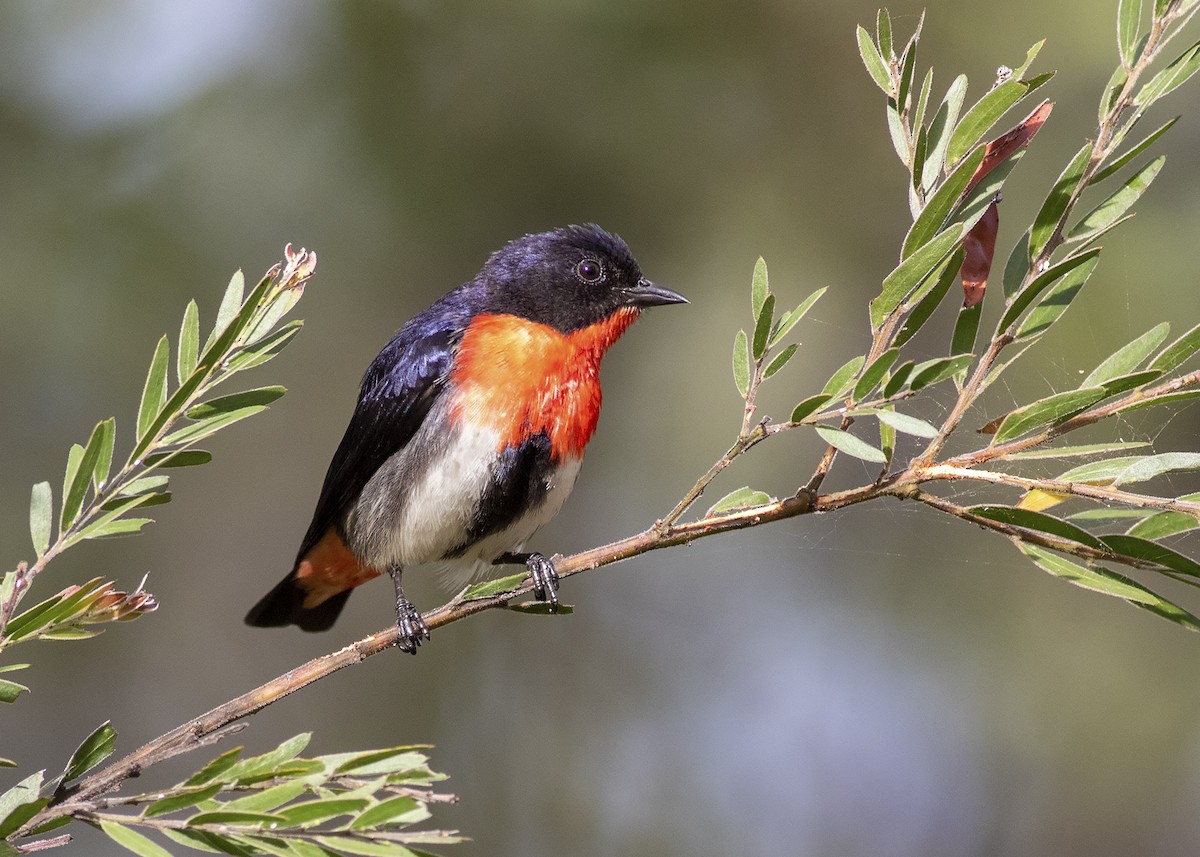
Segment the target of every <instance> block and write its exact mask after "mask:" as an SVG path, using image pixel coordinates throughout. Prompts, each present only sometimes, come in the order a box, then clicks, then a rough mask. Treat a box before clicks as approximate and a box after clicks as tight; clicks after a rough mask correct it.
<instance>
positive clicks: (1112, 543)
mask: <svg viewBox="0 0 1200 857" xmlns="http://www.w3.org/2000/svg"><path fill="white" fill-rule="evenodd" d="M1100 540H1101V541H1102V542H1104V544H1105V545H1107V546H1108V548H1109V549H1110V550H1112V551H1113V552H1114V553H1119V554H1122V555H1124V556H1128V557H1133V558H1134V559H1139V560H1142V561H1144V562H1150V563H1153V564H1155V565H1158V566H1161V567H1162V568H1166V569H1169V570H1171V571H1175V572H1178V573H1180V574H1186V575H1189V576H1190V577H1200V563H1198V562H1196V561H1195V560H1193V559H1191V558H1189V557H1186V556H1184V555H1183V554H1181V553H1179V552H1177V551H1173V550H1171V549H1170V548H1168V547H1165V546H1164V545H1160V544H1159V543H1158V542H1152V541H1150V540H1149V539H1143V538H1138V537H1137V536H1129V535H1111V536H1101V537H1100Z"/></svg>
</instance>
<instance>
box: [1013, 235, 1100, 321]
mask: <svg viewBox="0 0 1200 857" xmlns="http://www.w3.org/2000/svg"><path fill="white" fill-rule="evenodd" d="M1099 255H1100V248H1098V247H1094V248H1092V249H1090V250H1086V251H1084V252H1083V253H1080V254H1079V255H1077V256H1071V257H1070V258H1067V259H1064V260H1063V261H1061V262H1059V263H1058V264H1057V265H1054V266H1052V267H1050V268H1048V269H1046V270H1045V271H1043V272H1042V273H1041V274H1038V276H1037V277H1035V278H1034V280H1033V281H1032V282H1031V283H1030V284H1029V285H1027V286H1026V287H1025V288H1023V289H1021V290H1020V291H1019V292H1017V294H1016V295H1014V296H1013V297H1012V298H1010V299H1009V304H1008V307H1007V309H1005V310H1004V316H1003V317H1002V318H1001V319H1000V324H999V326H998V327H997V329H998V330H1007V329H1008V328H1009V327H1011V326H1012V325H1013V324H1014V323H1015V322H1016V321H1017V319H1018V318H1020V317H1021V314H1022V313H1023V312H1025V310H1026V309H1028V308H1029V306H1030V304H1032V303H1033V302H1034V301H1035V300H1036V299H1037V298H1038V297H1039V296H1040V295H1041V294H1042V292H1044V291H1045V290H1046V289H1048V288H1049V287H1050V286H1052V285H1054V284H1055V283H1057V282H1059V281H1060V280H1066V279H1069V281H1070V282H1071V283H1072V284H1078V285H1082V284H1083V281H1086V280H1087V278H1088V276H1090V275H1091V273H1092V270H1093V269H1094V268H1095V267H1096V263H1097V261H1098V257H1099Z"/></svg>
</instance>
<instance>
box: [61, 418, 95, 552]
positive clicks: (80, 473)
mask: <svg viewBox="0 0 1200 857" xmlns="http://www.w3.org/2000/svg"><path fill="white" fill-rule="evenodd" d="M102 425H103V423H97V425H96V427H95V428H94V429H92V436H91V437H90V438H89V439H88V442H87V446H86V447H85V448H84V449H83V450H82V451H81V452H78V453H76V450H77V449H78V448H79V447H78V446H77V445H76V446H74V447H72V449H71V454H70V455H69V456H68V457H67V478H66V480H65V482H64V486H63V506H62V520H61V522H60V526H61V529H60V531H59V532H60V534H61V533H62V532H63V531H65V530H68V529H70V527H71V525H72V524H74V523H75V518H76V516H77V515H78V514H79V510H80V508H81V507H82V506H83V498H84V495H85V494H86V493H87V489H88V486H89V485H90V484H91V483H92V479H93V477H94V476H95V473H96V462H97V461H99V459H100V452H101V450H102V448H103V446H104V429H103V428H102V427H101V426H102ZM72 465H74V467H73V468H72Z"/></svg>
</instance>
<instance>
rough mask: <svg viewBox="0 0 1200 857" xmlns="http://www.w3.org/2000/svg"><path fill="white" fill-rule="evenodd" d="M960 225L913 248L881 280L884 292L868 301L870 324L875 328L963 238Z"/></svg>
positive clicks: (955, 225) (963, 231)
mask: <svg viewBox="0 0 1200 857" xmlns="http://www.w3.org/2000/svg"><path fill="white" fill-rule="evenodd" d="M963 226H964V225H963V224H954V225H951V226H949V227H947V228H946V229H945V230H944V231H943V232H942V233H941V234H940V235H938V236H937V237H936V238H934V239H932V240H931V241H929V242H928V243H927V244H926V245H925V246H924V247H922V248H921V249H919V250H916V251H914V252H913V253H912V254H911V255H909V256H908V258H906V259H905V260H904V261H903V262H901V263H900V264H899V265H898V266H897V267H896V268H895V270H893V271H892V272H891V273H890V274H888V275H887V276H886V277H885V278H884V280H883V291H882V292H880V294H879V295H878V296H877V297H876V298H875V299H874V300H872V301H871V326H872V327H873V328H875V329H878V328H879V326H880V325H881V324H883V321H884V319H886V318H887V317H888V315H890V314H891V312H892V311H893V310H894V309H896V307H898V306H899V305H900V303H901V302H902V301H904V299H905V298H907V297H908V296H909V294H911V293H912V291H913V290H914V289H915V288H916V287H917V286H918V285H919V284H920V283H921V282H922V281H923V280H924V279H925V278H926V277H928V276H929V274H930V272H932V271H933V270H934V269H935V268H937V266H938V263H940V262H941V261H942V260H943V259H944V258H946V256H948V255H950V253H951V252H952V251H953V250H954V248H955V246H957V245H958V243H959V242H960V241H961V240H962V237H963V234H964V233H965V229H964V228H963Z"/></svg>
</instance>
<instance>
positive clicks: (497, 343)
mask: <svg viewBox="0 0 1200 857" xmlns="http://www.w3.org/2000/svg"><path fill="white" fill-rule="evenodd" d="M685 303H687V299H686V298H684V297H683V296H682V295H680V294H679V293H678V292H675V291H672V290H671V289H668V288H666V287H665V286H661V285H658V284H657V283H654V282H651V281H650V280H648V279H646V278H645V277H644V276H643V275H642V271H641V268H640V267H639V266H638V263H637V261H636V260H635V259H634V257H633V254H632V252H631V251H630V249H629V246H628V245H627V244H626V243H625V241H624V240H623V239H621V238H620V237H619V236H617V235H615V234H612V233H610V232H607V231H605V230H604V229H602V228H600V227H599V226H597V225H595V224H585V225H572V226H566V227H561V228H557V229H553V230H550V231H547V232H540V233H536V234H528V235H525V236H523V237H520V238H516V239H514V240H512V241H509V242H508V243H507V244H505V245H504V246H503V247H501V248H500V249H499V250H497V251H496V252H494V253H492V254H491V255H490V256H489V257H488V259H487V261H486V262H485V263H484V265H483V267H482V269H481V270H480V271H479V273H478V274H476V275H475V277H474V278H473V279H471V280H470V281H468V282H466V283H463V284H461V285H459V286H457V287H456V288H453V289H451V290H450V291H449V292H447V293H446V294H445V295H443V296H442V297H441V298H439V299H438V300H437V301H435V302H434V303H433V304H432V305H431V306H429V307H428V308H427V309H425V310H424V311H422V312H420V313H418V314H417V315H416V316H414V317H413V318H412V319H411V320H409V321H408V322H407V323H406V324H404V325H403V326H402V327H401V328H400V330H399V331H397V333H396V334H395V336H393V337H392V339H391V341H390V342H388V344H387V345H385V346H384V347H383V350H382V351H380V352H379V354H378V356H377V357H376V358H375V359H374V360H373V361H372V362H371V364H370V366H369V367H368V368H367V371H366V373H365V374H364V376H363V379H362V385H361V388H360V390H359V395H358V401H357V404H356V406H355V408H354V412H353V415H352V416H351V417H350V423H349V425H348V426H347V428H346V431H345V434H344V435H343V437H342V440H341V443H339V444H338V447H337V449H336V451H335V452H334V454H333V458H332V460H331V462H330V464H329V469H328V471H327V472H326V475H325V480H324V482H323V484H322V486H321V491H320V494H319V497H318V499H317V504H316V509H315V510H314V512H313V517H312V522H311V523H310V524H309V527H308V530H307V531H306V533H305V535H304V538H303V540H302V541H301V543H300V549H299V551H298V552H297V554H296V560H295V562H294V563H293V565H292V569H291V571H290V572H289V573H288V575H287V576H286V577H285V578H284V579H283V580H282V581H281V582H280V583H279V584H278V585H277V586H275V588H274V589H272V590H271V591H270V592H268V593H267V594H266V595H265V596H264V597H263V598H262V599H261V600H260V601H259V602H258V603H257V604H255V606H254V607H253V608H251V610H250V611H249V613H248V614H247V615H246V623H247V624H249V625H252V626H257V627H280V626H287V625H297V626H299V627H300V628H301V629H302V630H304V631H324V630H327V629H328V628H330V627H331V626H332V625H333V623H334V621H335V620H336V619H337V617H338V614H339V613H340V612H341V610H342V608H343V607H344V606H345V604H346V600H347V598H349V596H350V593H351V591H352V590H353V589H354V588H356V587H358V586H359V585H361V584H363V583H366V582H367V581H369V580H371V579H373V578H375V577H379V576H381V575H383V574H384V573H386V574H388V575H389V576H390V577H391V579H392V583H393V586H394V593H395V599H396V626H397V628H398V632H399V633H398V642H397V645H398V646H399V648H400V649H402V650H403V651H406V652H409V653H411V654H416V651H417V648H418V647H419V646H420V645H421V642H422V641H423V640H428V639H429V628H428V626H427V625H426V623H425V622H424V620H423V619H422V618H421V613H420V611H419V610H417V608H416V607H415V606H414V605H413V603H412V602H411V601H409V600H408V598H407V597H406V596H405V594H404V590H403V588H402V586H401V576H402V573H403V571H404V569H405V568H409V567H412V566H420V565H426V564H435V565H439V566H441V567H442V568H443V570H444V571H445V573H446V575H447V577H448V579H451V580H453V581H455V582H457V583H458V584H460V585H461V584H463V583H465V582H467V581H469V580H471V579H473V578H475V577H477V576H481V575H485V574H486V573H487V572H488V571H489V569H490V568H491V567H493V566H498V565H504V564H523V565H525V566H526V568H527V569H528V572H529V576H530V578H531V582H532V586H533V591H534V594H535V596H536V597H537V598H538V599H539V600H542V601H547V602H548V606H549V608H550V609H551V610H557V609H558V574H557V572H556V570H555V568H554V563H553V562H552V561H551V560H549V559H548V558H547V557H546V556H545V555H544V554H541V553H525V552H522V551H523V548H524V546H525V543H526V541H527V540H528V539H529V538H530V537H531V536H532V535H533V534H534V532H535V531H536V530H537V529H538V528H539V527H541V526H542V525H543V524H545V523H546V522H547V521H549V520H550V519H551V518H553V517H554V516H555V515H556V514H557V513H558V511H559V510H560V509H561V508H562V505H563V502H564V501H565V500H566V499H567V495H568V494H570V492H571V489H572V488H573V487H574V484H575V480H576V477H577V476H578V474H579V468H580V464H581V462H582V459H583V453H584V447H585V446H586V445H587V443H588V441H589V440H590V439H591V437H592V435H593V433H594V431H595V429H596V422H597V419H598V417H599V412H600V403H601V391H600V377H599V373H600V362H601V358H602V357H603V356H604V354H605V352H606V351H607V350H608V348H609V346H611V345H612V344H613V343H614V342H615V341H616V340H617V339H618V338H619V337H620V336H621V335H622V334H623V333H624V332H625V331H626V330H627V329H628V328H629V326H630V325H631V324H632V323H633V322H634V321H635V320H636V319H637V318H638V316H639V315H640V314H641V312H642V310H644V309H646V308H648V307H653V306H665V305H670V304H685Z"/></svg>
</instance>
